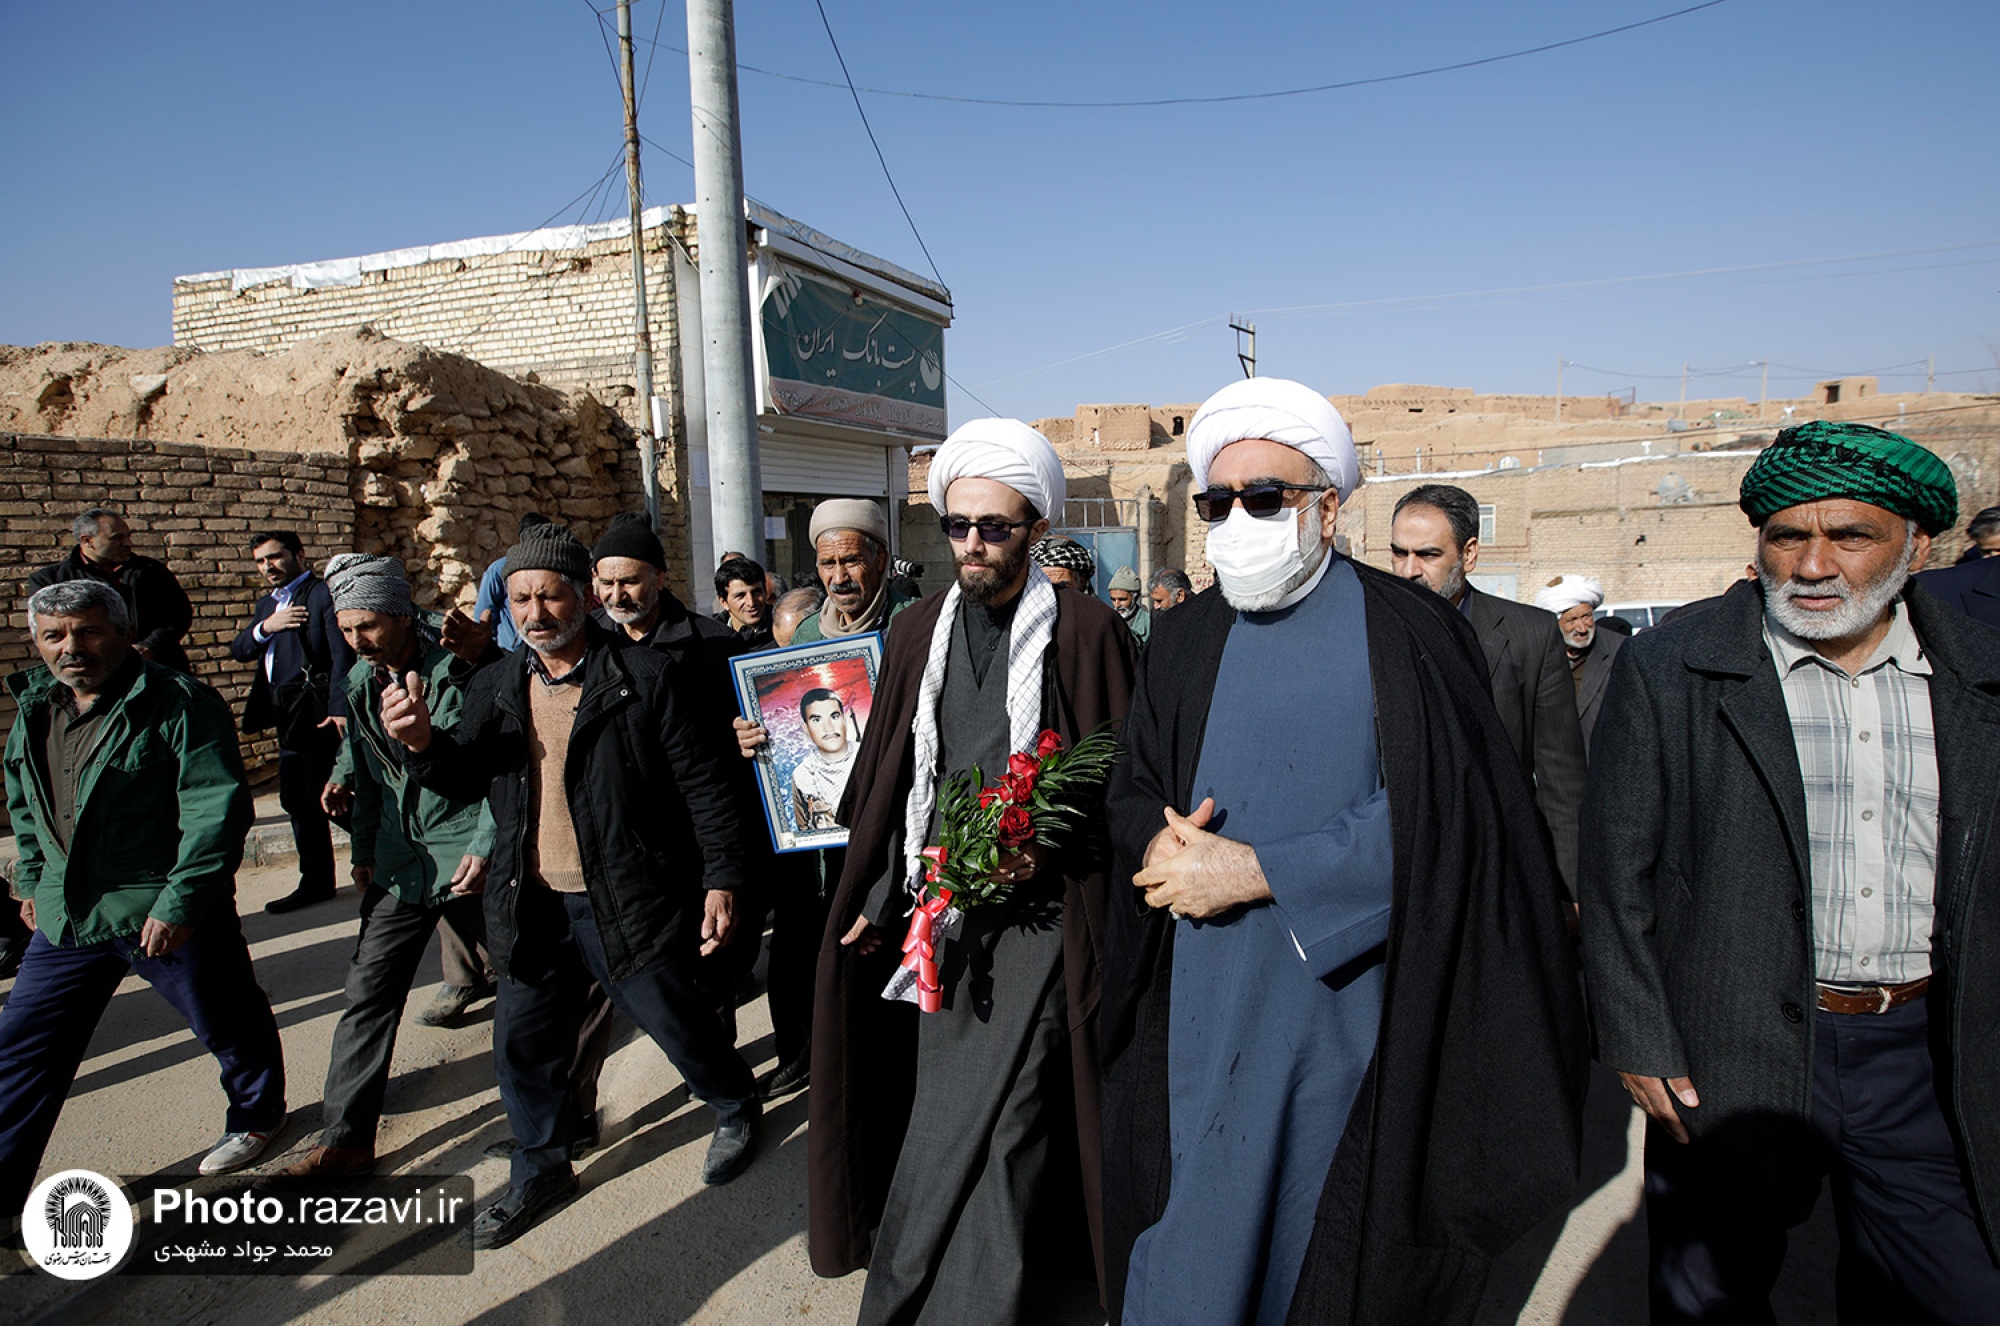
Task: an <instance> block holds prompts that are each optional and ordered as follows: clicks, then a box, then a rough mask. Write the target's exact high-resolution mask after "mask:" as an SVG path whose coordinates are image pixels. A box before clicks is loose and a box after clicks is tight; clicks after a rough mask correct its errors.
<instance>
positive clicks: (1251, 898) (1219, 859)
mask: <svg viewBox="0 0 2000 1326" xmlns="http://www.w3.org/2000/svg"><path fill="white" fill-rule="evenodd" d="M1203 805H1204V806H1205V807H1207V808H1209V809H1211V810H1212V809H1213V807H1212V806H1210V805H1209V803H1207V802H1204V803H1203ZM1165 813H1166V817H1167V829H1168V830H1169V831H1170V832H1171V833H1172V835H1173V838H1174V840H1175V841H1176V842H1177V843H1178V844H1179V846H1178V847H1176V848H1173V849H1172V850H1167V849H1166V848H1165V847H1163V848H1162V850H1163V851H1165V853H1166V854H1165V855H1164V856H1162V857H1161V859H1160V860H1158V861H1156V862H1154V863H1153V864H1152V865H1149V866H1147V867H1146V868H1145V869H1144V870H1141V871H1140V872H1139V873H1138V874H1137V875H1134V876H1133V877H1132V882H1133V883H1134V884H1136V885H1138V886H1139V887H1140V888H1142V889H1144V890H1146V904H1147V905H1148V906H1149V907H1166V908H1169V909H1171V910H1172V911H1173V913H1174V915H1175V916H1182V917H1191V918H1194V919H1196V920H1205V919H1207V918H1209V917H1211V916H1219V915H1220V914H1222V913H1223V912H1226V911H1228V910H1229V909H1230V908H1232V907H1240V906H1242V905H1243V904H1245V903H1253V902H1268V901H1269V900H1270V898H1271V886H1270V885H1269V884H1268V883H1266V882H1265V880H1264V868H1263V866H1261V865H1259V864H1258V861H1257V850H1256V849H1255V848H1253V847H1251V846H1250V845H1249V844H1248V843H1239V842H1232V841H1230V840H1229V839H1227V838H1224V837H1221V836H1219V835H1217V834H1213V833H1210V832H1209V831H1208V830H1206V829H1204V828H1203V827H1202V826H1201V825H1199V824H1197V823H1195V822H1194V820H1193V819H1191V818H1189V817H1188V816H1186V815H1182V814H1180V813H1179V812H1178V811H1176V810H1174V808H1173V807H1171V806H1169V807H1167V808H1166V811H1165Z"/></svg>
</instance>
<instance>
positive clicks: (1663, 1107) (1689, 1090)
mask: <svg viewBox="0 0 2000 1326" xmlns="http://www.w3.org/2000/svg"><path fill="white" fill-rule="evenodd" d="M1618 1080H1619V1081H1620V1082H1623V1083H1624V1084H1625V1090H1626V1091H1628V1092H1630V1093H1631V1095H1632V1100H1633V1101H1634V1103H1636V1104H1637V1105H1638V1106H1639V1108H1640V1109H1642V1110H1644V1111H1645V1112H1646V1114H1647V1116H1648V1117H1650V1118H1651V1119H1652V1120H1653V1121H1654V1122H1655V1123H1657V1124H1659V1125H1660V1127H1662V1128H1664V1129H1666V1130H1667V1135H1668V1136H1669V1137H1671V1138H1673V1139H1674V1140H1675V1141H1676V1142H1685V1141H1687V1140H1688V1130H1687V1125H1686V1124H1684V1123H1682V1122H1681V1116H1680V1114H1679V1112H1677V1111H1676V1110H1675V1109H1674V1100H1675V1099H1676V1098H1678V1099H1679V1100H1680V1103H1681V1104H1683V1105H1686V1106H1687V1107H1689V1108H1690V1109H1693V1108H1695V1107H1697V1106H1699V1105H1700V1104H1701V1097H1700V1096H1698V1095H1696V1094H1695V1090H1694V1083H1693V1082H1690V1081H1689V1080H1688V1079H1687V1078H1684V1077H1667V1078H1660V1077H1640V1076H1639V1075H1638V1074H1637V1073H1620V1074H1619V1075H1618ZM1670 1092H1671V1093H1672V1094H1671V1095H1670V1094H1668V1093H1670Z"/></svg>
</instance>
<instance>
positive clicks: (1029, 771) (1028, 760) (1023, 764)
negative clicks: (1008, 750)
mask: <svg viewBox="0 0 2000 1326" xmlns="http://www.w3.org/2000/svg"><path fill="white" fill-rule="evenodd" d="M1041 771H1042V762H1041V761H1040V760H1038V759H1036V758H1035V757H1034V756H1032V755H1009V756H1008V757H1007V772H1008V773H1010V774H1013V775H1014V776H1015V777H1016V778H1025V779H1027V780H1028V781H1029V782H1030V783H1032V782H1034V781H1035V775H1036V774H1039V773H1040V772H1041Z"/></svg>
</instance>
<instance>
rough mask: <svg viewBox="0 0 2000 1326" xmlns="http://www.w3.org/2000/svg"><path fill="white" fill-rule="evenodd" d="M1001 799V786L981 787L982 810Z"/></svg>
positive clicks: (980, 802) (989, 807) (980, 805)
mask: <svg viewBox="0 0 2000 1326" xmlns="http://www.w3.org/2000/svg"><path fill="white" fill-rule="evenodd" d="M999 799H1000V789H999V788H997V787H982V788H980V789H979V808H980V809H981V810H988V809H991V808H992V805H993V803H994V802H996V801H998V800H999Z"/></svg>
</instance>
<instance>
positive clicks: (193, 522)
mask: <svg viewBox="0 0 2000 1326" xmlns="http://www.w3.org/2000/svg"><path fill="white" fill-rule="evenodd" d="M89 506H107V507H112V508H115V509H117V510H119V511H122V512H124V513H125V516H126V518H127V520H128V521H130V523H131V525H132V533H133V543H134V545H135V546H136V548H137V550H138V551H139V552H141V553H144V554H145V555H147V556H149V557H157V558H159V559H160V560H161V561H164V562H165V563H166V564H167V565H168V566H170V567H172V568H173V570H174V573H175V574H176V575H177V576H178V577H179V578H180V582H181V585H182V587H183V588H185V589H186V590H187V594H188V597H189V598H190V599H192V600H193V601H194V629H193V630H192V631H191V632H190V633H189V636H188V640H187V651H188V655H189V657H190V658H191V659H192V660H193V662H194V667H195V672H196V674H197V675H198V676H200V677H201V679H202V680H204V681H207V682H210V683H211V684H213V685H214V686H216V687H217V688H218V689H219V690H221V691H222V693H223V695H224V696H226V697H227V698H228V700H229V703H230V707H231V709H233V710H234V711H235V712H236V713H237V714H239V715H240V714H241V713H242V708H243V697H244V695H245V694H246V693H247V692H248V691H249V688H250V679H251V676H252V675H253V674H252V672H251V669H250V667H249V666H247V665H245V664H241V663H237V662H235V661H234V660H233V659H231V658H230V657H229V642H230V641H231V640H232V639H234V638H235V636H236V633H237V632H238V631H239V630H241V629H242V628H243V626H244V624H245V623H246V622H248V621H249V619H250V613H251V610H252V608H253V607H254V606H255V604H256V601H257V596H258V595H260V594H262V593H263V592H264V590H265V588H266V586H265V585H264V582H263V579H262V577H260V576H258V575H257V574H256V570H255V568H254V567H253V566H252V565H251V563H250V552H249V547H248V544H249V540H250V538H251V536H252V535H253V534H255V533H257V532H260V531H263V530H269V529H290V530H294V531H296V532H297V533H298V535H299V537H300V539H301V540H303V541H304V543H305V545H306V548H307V551H308V555H310V556H311V557H313V558H314V559H315V561H317V562H319V563H320V564H322V565H323V564H324V561H325V558H326V557H327V556H328V555H329V554H331V553H334V552H340V551H345V550H347V549H351V548H352V547H353V546H354V507H353V505H352V504H351V503H350V502H349V500H348V483H347V466H346V462H345V460H344V459H343V458H342V457H340V456H335V455H326V454H324V453H314V452H304V453H301V452H286V451H275V450H248V449H238V448H221V447H208V446H197V445H187V444H183V443H176V442H159V441H151V440H146V439H135V438H98V437H50V436H38V435H33V434H23V433H0V584H4V585H5V586H6V593H7V609H6V611H7V625H8V627H9V629H8V630H7V631H6V632H5V633H4V634H0V674H4V673H10V672H15V671H18V670H19V669H21V668H23V667H30V666H37V665H39V663H40V656H39V655H38V654H37V653H36V652H35V648H34V645H33V643H32V642H31V641H30V639H29V637H28V610H27V609H28V605H27V587H26V582H27V578H28V575H29V574H30V573H31V572H33V571H34V570H35V569H36V568H38V567H41V566H46V565H47V564H48V563H50V562H53V561H56V560H58V559H60V558H61V557H63V556H64V555H66V554H67V552H68V551H69V548H70V547H71V546H72V544H73V543H74V540H73V539H72V538H71V537H70V533H69V525H70V522H71V521H72V520H73V519H75V517H76V514H77V512H79V511H81V510H82V509H84V508H85V507H89ZM13 721H14V705H13V701H12V700H11V699H5V698H0V728H7V727H11V726H12V724H13ZM276 754H277V750H276V745H275V743H274V742H273V740H272V739H271V736H270V734H269V733H265V734H263V735H261V736H259V737H257V738H256V739H254V740H253V739H249V738H246V739H245V740H244V756H245V759H246V761H247V762H248V763H249V764H250V766H251V768H252V770H253V777H254V776H255V773H254V771H255V770H258V769H259V768H261V766H262V765H264V764H265V763H266V762H268V761H271V760H273V759H274V758H275V756H276Z"/></svg>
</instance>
